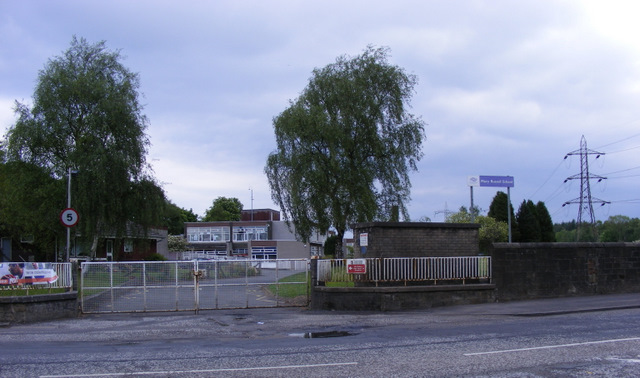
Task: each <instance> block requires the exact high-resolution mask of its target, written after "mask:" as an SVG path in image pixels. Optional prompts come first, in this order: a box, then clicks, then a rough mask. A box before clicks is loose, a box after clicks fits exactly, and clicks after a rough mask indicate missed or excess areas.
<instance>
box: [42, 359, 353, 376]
mask: <svg viewBox="0 0 640 378" xmlns="http://www.w3.org/2000/svg"><path fill="white" fill-rule="evenodd" d="M357 364H358V363H357V362H336V363H330V364H312V365H282V366H257V367H248V368H223V369H207V370H167V371H136V372H131V373H102V374H72V375H68V374H65V375H41V376H40V378H62V377H67V378H74V377H125V376H130V375H154V374H191V373H217V372H223V371H251V370H277V369H303V368H314V367H331V366H349V365H357Z"/></svg>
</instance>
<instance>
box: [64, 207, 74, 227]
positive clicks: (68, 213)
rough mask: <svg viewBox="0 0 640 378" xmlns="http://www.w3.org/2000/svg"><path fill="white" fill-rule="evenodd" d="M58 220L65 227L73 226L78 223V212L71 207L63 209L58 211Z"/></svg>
mask: <svg viewBox="0 0 640 378" xmlns="http://www.w3.org/2000/svg"><path fill="white" fill-rule="evenodd" d="M60 221H61V222H62V224H63V225H64V226H65V227H73V226H75V225H76V223H78V212H77V211H75V210H74V209H72V208H68V209H64V210H62V212H61V213H60Z"/></svg>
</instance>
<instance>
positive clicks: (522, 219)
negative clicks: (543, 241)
mask: <svg viewBox="0 0 640 378" xmlns="http://www.w3.org/2000/svg"><path fill="white" fill-rule="evenodd" d="M537 214H538V212H537V210H536V206H535V205H534V204H533V201H531V200H528V201H527V200H522V203H521V204H520V208H518V213H517V214H516V221H517V222H518V231H519V234H520V238H519V239H518V241H520V242H522V243H527V242H538V241H540V225H539V224H538V215H537Z"/></svg>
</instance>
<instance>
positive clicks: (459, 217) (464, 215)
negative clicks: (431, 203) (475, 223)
mask: <svg viewBox="0 0 640 378" xmlns="http://www.w3.org/2000/svg"><path fill="white" fill-rule="evenodd" d="M446 222H447V223H471V213H469V210H467V208H466V207H465V206H460V210H459V211H458V212H457V213H452V214H449V215H448V216H447V219H446Z"/></svg>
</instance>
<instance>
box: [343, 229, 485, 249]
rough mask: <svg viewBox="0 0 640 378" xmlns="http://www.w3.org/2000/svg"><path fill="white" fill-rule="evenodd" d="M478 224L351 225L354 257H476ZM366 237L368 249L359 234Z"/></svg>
mask: <svg viewBox="0 0 640 378" xmlns="http://www.w3.org/2000/svg"><path fill="white" fill-rule="evenodd" d="M479 228H480V225H479V224H470V223H431V222H371V223H357V224H355V225H354V226H353V236H354V239H355V246H354V252H355V257H366V258H373V257H425V256H428V257H432V256H477V255H478V254H479V252H480V249H479V244H478V241H479V239H478V230H479ZM363 233H366V234H367V235H368V244H369V245H368V246H366V247H364V246H361V245H360V235H361V234H363Z"/></svg>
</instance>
